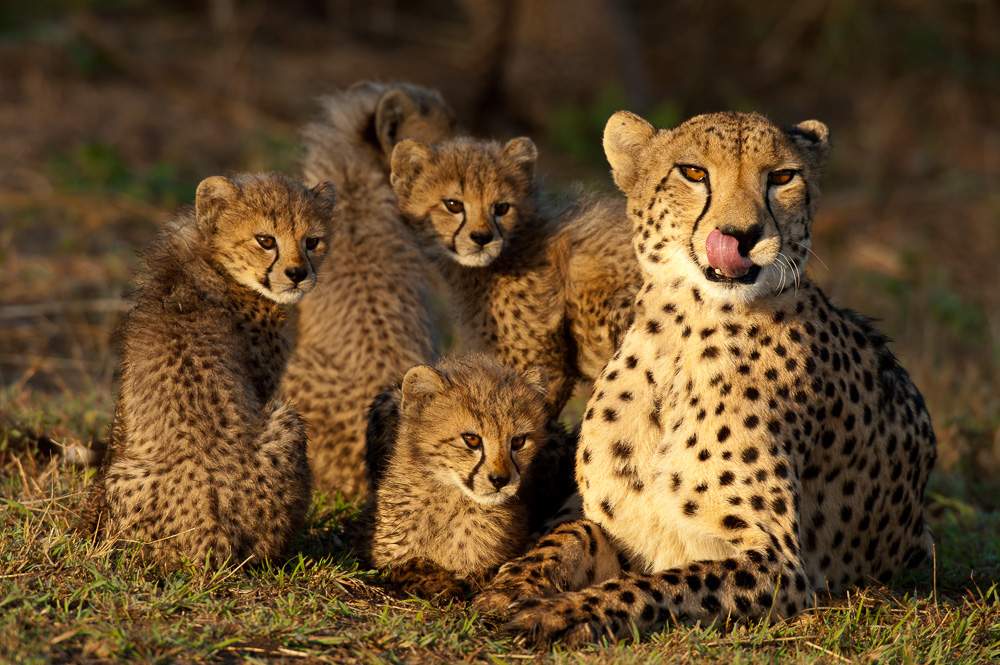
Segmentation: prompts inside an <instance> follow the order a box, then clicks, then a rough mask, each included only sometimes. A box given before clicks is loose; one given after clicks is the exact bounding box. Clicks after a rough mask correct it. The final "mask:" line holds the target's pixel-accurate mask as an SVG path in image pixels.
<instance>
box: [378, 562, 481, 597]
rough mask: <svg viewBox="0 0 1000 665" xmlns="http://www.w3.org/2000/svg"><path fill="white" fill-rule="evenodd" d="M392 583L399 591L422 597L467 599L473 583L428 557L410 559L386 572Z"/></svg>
mask: <svg viewBox="0 0 1000 665" xmlns="http://www.w3.org/2000/svg"><path fill="white" fill-rule="evenodd" d="M386 577H387V578H388V580H389V583H390V585H391V586H392V587H393V588H394V589H395V590H396V591H398V592H400V593H404V594H412V595H414V596H419V597H421V598H435V599H441V600H451V599H465V598H468V597H469V594H470V593H471V584H470V583H469V582H468V581H466V580H463V579H460V578H458V577H456V576H455V574H454V573H453V572H451V571H450V570H445V569H444V568H442V567H441V566H439V565H438V564H436V563H434V562H433V561H429V560H427V559H410V560H408V561H405V562H403V563H402V564H399V565H396V566H393V567H392V568H390V569H389V570H388V571H387V572H386Z"/></svg>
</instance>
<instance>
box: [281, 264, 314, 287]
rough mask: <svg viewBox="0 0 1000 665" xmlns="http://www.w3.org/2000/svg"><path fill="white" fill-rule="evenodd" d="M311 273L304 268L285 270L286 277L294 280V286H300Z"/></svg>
mask: <svg viewBox="0 0 1000 665" xmlns="http://www.w3.org/2000/svg"><path fill="white" fill-rule="evenodd" d="M308 274H309V271H308V270H306V269H305V267H304V266H290V267H288V268H285V275H286V276H287V277H288V279H290V280H292V284H298V283H299V282H301V281H302V280H304V279H305V278H306V275H308Z"/></svg>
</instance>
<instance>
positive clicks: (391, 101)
mask: <svg viewBox="0 0 1000 665" xmlns="http://www.w3.org/2000/svg"><path fill="white" fill-rule="evenodd" d="M419 112H420V108H419V107H418V106H417V103H416V102H414V101H413V99H412V98H411V97H410V96H409V95H408V94H406V93H405V92H403V91H402V90H400V89H399V88H396V89H393V90H389V91H387V92H386V93H385V94H384V95H382V97H381V98H380V99H379V100H378V104H376V106H375V136H377V137H378V142H379V145H380V146H381V147H382V153H383V154H384V155H385V156H386V157H388V156H389V155H391V154H392V149H393V147H395V145H396V142H397V141H398V140H399V128H400V127H401V126H402V125H403V123H404V122H405V121H406V119H407V118H408V117H409V116H411V115H413V114H415V113H419Z"/></svg>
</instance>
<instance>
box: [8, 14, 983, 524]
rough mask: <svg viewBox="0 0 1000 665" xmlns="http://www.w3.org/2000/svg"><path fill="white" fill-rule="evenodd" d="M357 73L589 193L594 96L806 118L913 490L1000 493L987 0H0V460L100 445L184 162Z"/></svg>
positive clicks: (189, 188) (963, 498)
mask: <svg viewBox="0 0 1000 665" xmlns="http://www.w3.org/2000/svg"><path fill="white" fill-rule="evenodd" d="M364 78H375V79H383V80H408V81H413V82H417V83H422V84H425V85H430V86H434V87H437V88H439V89H440V90H441V91H442V92H443V94H444V95H445V97H446V98H447V99H448V100H449V101H450V102H451V103H452V104H453V105H454V107H455V108H456V110H457V111H458V115H459V118H460V119H461V121H462V122H463V124H464V126H465V128H466V129H467V130H469V131H470V132H473V133H476V134H481V135H493V136H497V137H509V136H512V135H516V134H528V135H530V136H532V137H533V138H535V140H536V141H537V142H538V143H539V146H540V149H541V152H542V160H541V167H540V170H541V172H542V173H544V174H545V177H546V179H547V181H548V183H549V184H550V185H551V186H553V187H559V186H562V185H563V184H566V183H569V182H571V181H573V180H582V181H585V182H586V183H588V184H589V185H590V186H592V187H597V188H605V189H609V190H610V188H611V181H610V178H609V177H608V174H607V166H606V164H605V162H604V159H603V155H602V152H601V143H600V132H601V129H602V128H603V126H604V122H605V120H606V119H607V117H608V115H609V114H610V113H611V112H613V111H615V110H617V109H619V108H629V109H631V110H634V111H637V112H640V113H642V114H644V115H645V116H646V117H647V118H649V119H650V120H652V121H654V122H655V123H656V124H658V125H660V126H669V125H672V124H674V123H677V122H678V121H680V120H681V119H683V118H685V117H687V116H689V115H692V114H696V113H700V112H704V111H713V110H723V109H740V110H750V109H753V110H758V111H761V112H764V113H766V114H768V115H769V116H771V117H772V118H773V119H775V120H776V121H778V122H779V123H792V122H795V121H798V120H802V119H805V118H809V117H816V118H820V119H822V120H824V121H826V122H827V123H828V124H829V125H830V127H831V130H832V136H833V142H834V151H833V155H832V162H831V164H830V167H829V169H828V173H827V175H826V178H825V183H824V189H825V197H824V200H823V202H822V203H821V211H820V214H819V216H818V218H817V220H816V226H815V231H816V242H815V245H814V248H815V251H816V253H817V255H818V260H816V259H814V260H813V262H812V265H811V267H810V273H811V275H812V277H813V278H814V279H815V280H817V281H818V282H819V283H820V284H822V285H823V286H824V287H825V288H826V289H827V290H828V292H829V293H830V294H831V296H832V297H833V298H834V299H835V300H836V301H837V302H838V303H840V304H842V305H846V306H848V307H851V308H854V309H858V310H860V311H862V312H864V313H866V314H868V315H871V316H874V317H876V318H878V319H879V320H880V326H881V327H882V328H883V329H884V330H885V331H886V332H887V333H888V334H889V335H890V336H891V337H892V338H893V339H894V340H895V343H894V347H893V348H894V350H895V352H896V353H897V355H898V356H899V357H900V358H901V360H902V362H903V364H904V365H905V366H906V367H907V368H908V369H909V370H910V372H911V373H912V374H913V376H914V378H915V380H916V382H917V384H918V385H919V387H920V388H921V389H922V390H923V392H924V394H925V396H926V398H927V401H928V402H929V405H930V408H931V412H932V415H933V417H934V420H935V426H936V429H937V432H938V436H939V439H940V462H939V471H938V473H937V474H936V475H935V478H934V481H933V485H932V488H933V491H934V495H935V497H936V498H937V501H938V503H939V505H951V506H952V507H953V508H955V509H956V510H958V511H961V510H964V509H965V508H964V506H966V505H969V506H976V507H978V508H984V509H986V510H996V509H997V508H998V507H1000V491H998V488H1000V482H998V477H1000V391H998V387H1000V268H998V265H1000V260H998V259H1000V190H998V188H997V183H1000V123H998V119H1000V3H996V2H993V1H992V0H979V1H976V0H957V1H954V2H938V1H936V0H886V1H883V2H878V3H874V2H866V1H863V0H844V1H835V0H798V1H797V2H794V3H738V4H737V3H721V2H720V3H704V2H694V1H688V0H684V1H680V2H662V1H656V2H654V1H652V0H622V1H619V2H616V1H614V0H549V1H542V0H537V1H532V0H514V1H511V2H497V1H491V0H483V1H480V2H475V1H472V0H466V1H462V0H426V1H414V2H403V1H393V0H367V1H362V0H289V1H286V2H281V3H278V2H274V3H267V2H262V1H251V0H242V1H240V0H215V1H207V2H194V1H186V2H185V1H180V2H153V1H151V0H49V1H43V0H36V1H34V2H3V3H0V284H2V288H0V457H2V459H0V463H2V464H3V466H4V467H5V468H8V469H10V468H12V467H11V466H9V463H10V462H12V461H16V458H18V457H26V458H27V457H30V458H32V459H45V457H46V456H47V455H51V454H55V453H58V452H59V451H60V450H63V449H64V447H65V446H73V445H78V446H89V445H91V444H94V443H100V442H101V441H102V440H103V439H104V437H105V435H106V432H105V428H106V425H107V422H108V419H109V416H110V409H111V407H112V404H113V399H114V392H113V391H114V386H115V371H116V364H117V356H116V346H115V342H114V336H113V332H114V330H115V327H116V325H117V323H118V321H119V319H120V317H121V314H122V312H123V311H124V310H125V309H126V308H127V306H128V301H127V297H128V285H129V282H130V278H131V275H132V272H133V270H134V268H135V266H136V264H137V256H136V252H137V250H139V249H140V248H142V246H143V245H145V244H146V243H147V242H148V241H149V240H150V239H151V237H152V236H153V235H154V234H155V233H156V231H157V228H158V227H159V226H160V225H161V224H162V223H163V222H164V221H165V220H166V219H168V218H169V216H170V215H171V214H172V212H173V211H174V210H176V208H177V207H178V206H181V205H185V204H189V203H191V201H192V200H193V196H194V187H195V185H196V184H197V182H198V181H199V180H200V179H201V178H202V177H204V176H207V175H210V174H215V173H220V172H223V173H224V172H231V171H238V170H259V169H277V170H285V171H290V172H296V170H297V160H298V158H299V155H300V143H299V136H298V128H299V127H300V126H301V125H302V124H303V123H305V122H306V121H307V120H309V119H311V118H312V117H313V116H314V114H316V112H317V107H316V104H315V97H317V96H318V95H320V94H323V93H326V92H329V91H331V90H333V89H335V88H337V87H340V86H347V85H349V84H351V83H352V82H354V81H356V80H359V79H364ZM25 453H30V454H25ZM17 465H18V466H19V465H20V462H17ZM22 474H23V471H22Z"/></svg>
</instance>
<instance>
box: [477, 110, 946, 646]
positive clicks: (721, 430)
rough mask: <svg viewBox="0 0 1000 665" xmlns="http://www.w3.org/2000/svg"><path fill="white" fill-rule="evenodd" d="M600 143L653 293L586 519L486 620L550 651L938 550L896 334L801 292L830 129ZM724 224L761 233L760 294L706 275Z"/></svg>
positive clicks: (583, 478) (604, 413) (756, 129)
mask: <svg viewBox="0 0 1000 665" xmlns="http://www.w3.org/2000/svg"><path fill="white" fill-rule="evenodd" d="M604 144H605V151H606V153H607V155H608V159H609V161H610V163H611V166H612V169H613V174H614V178H615V182H616V183H617V184H618V186H619V187H620V188H621V189H622V190H623V191H624V192H625V194H626V195H627V197H628V206H629V212H630V215H631V217H632V221H633V224H634V228H635V231H636V233H635V239H634V246H635V249H636V253H637V256H638V257H639V261H640V265H641V266H642V269H643V273H644V275H645V285H644V286H643V288H642V290H641V292H640V294H639V296H638V298H637V300H636V313H635V322H634V324H633V325H632V326H631V328H630V329H629V331H628V333H627V334H626V336H625V339H624V341H623V343H622V346H621V348H620V349H619V350H618V352H617V353H616V354H615V355H614V357H613V358H612V359H611V361H610V362H609V363H608V364H607V367H606V368H605V370H604V372H603V373H602V374H601V377H600V378H599V379H598V381H597V382H596V384H595V386H594V392H593V395H592V396H591V398H590V401H589V403H588V407H587V411H586V414H585V417H584V424H583V430H582V433H581V441H580V445H579V451H578V457H577V480H578V483H579V486H580V491H581V494H582V499H583V508H584V513H585V516H586V520H585V521H582V522H577V523H574V524H569V525H564V526H562V527H560V528H559V529H558V530H557V531H556V532H555V533H553V534H552V535H551V536H550V537H549V540H550V541H551V542H550V543H548V544H547V545H540V546H539V548H538V549H537V550H535V551H533V552H530V553H528V554H527V555H526V556H525V557H524V558H523V559H521V560H520V561H515V562H513V563H511V564H508V565H507V566H505V567H504V568H503V569H502V570H501V572H500V574H499V575H498V577H497V579H496V580H495V582H494V584H493V587H492V589H491V590H489V591H488V592H487V593H485V594H484V595H483V596H481V597H480V598H479V600H478V605H479V607H480V608H482V609H485V610H494V611H500V612H505V613H508V614H509V615H511V623H510V627H511V629H513V630H516V631H519V632H524V633H526V634H528V635H530V636H532V637H534V638H536V639H539V640H543V641H549V640H554V639H564V640H566V641H568V642H571V643H572V642H580V641H589V640H593V639H597V638H599V637H601V636H607V637H610V638H612V639H613V638H617V637H622V636H626V635H630V634H631V631H632V629H633V626H635V627H637V628H638V630H640V631H642V632H648V631H651V630H655V629H656V628H658V627H660V626H662V625H663V624H664V623H667V622H676V621H712V620H725V619H735V620H748V619H755V618H760V617H772V618H773V617H789V616H793V615H795V614H797V613H798V612H800V611H802V610H803V609H804V608H807V607H811V606H812V605H813V604H814V602H815V600H814V593H815V592H817V591H821V590H828V591H830V592H833V593H839V592H841V591H843V590H844V589H847V588H848V587H850V586H851V585H855V584H866V583H868V582H869V581H870V580H873V579H877V580H881V581H886V580H888V579H889V578H890V577H891V576H892V575H893V573H894V572H896V571H897V570H899V569H900V568H901V567H902V566H903V565H904V564H906V563H912V562H914V561H916V560H919V559H920V558H921V557H923V556H924V555H926V553H927V552H928V549H929V546H930V534H929V532H928V530H927V527H926V524H925V522H924V508H923V495H924V488H925V485H926V481H927V475H928V472H929V471H930V469H931V467H932V466H933V463H934V459H935V443H934V441H935V439H934V432H933V429H932V427H931V421H930V417H929V415H928V413H927V410H926V408H925V405H924V401H923V399H922V398H921V396H920V393H919V392H918V391H917V389H916V388H915V387H914V386H913V384H912V382H911V381H910V378H909V376H908V375H907V373H906V371H905V370H904V369H903V368H902V367H900V366H899V364H898V362H897V361H896V359H895V358H894V357H893V355H892V353H891V352H890V351H889V349H888V348H887V346H886V340H885V338H884V337H883V336H882V335H880V334H879V333H878V332H877V331H875V329H874V328H873V327H872V326H871V324H870V323H869V322H868V321H867V320H866V319H864V318H862V317H860V316H859V315H857V314H854V313H852V312H850V311H848V310H844V309H840V308H838V307H836V306H835V305H833V304H832V303H830V301H829V300H828V299H827V297H826V296H825V295H824V294H823V292H822V291H821V290H820V289H819V288H818V287H816V286H815V285H814V284H812V283H811V282H810V281H809V280H808V279H805V278H802V277H801V271H802V269H803V268H804V266H805V263H806V258H807V251H808V246H809V241H810V228H811V220H812V216H813V212H814V208H815V205H816V200H817V194H818V188H817V179H818V177H819V171H820V168H821V166H822V163H823V160H824V158H825V155H826V152H827V146H828V138H827V129H826V127H825V126H824V125H823V124H822V123H819V122H817V121H806V122H804V123H800V124H799V125H797V126H795V127H793V128H791V129H789V130H781V129H779V128H778V127H776V126H775V125H773V124H772V123H771V122H770V121H768V120H767V119H766V118H764V117H762V116H760V115H756V114H743V113H723V114H712V115H705V116H698V117H696V118H693V119H691V120H689V121H687V122H685V123H684V124H682V125H680V126H679V127H677V128H675V129H672V130H661V131H657V130H655V129H654V128H653V127H651V126H650V125H649V124H648V123H646V122H645V121H644V120H642V119H641V118H638V117H637V116H634V115H632V114H629V113H625V112H622V113H618V114H615V115H614V116H612V118H611V119H610V120H609V122H608V125H607V128H606V130H605V137H604ZM685 165H688V166H690V165H694V166H696V167H697V168H698V169H700V170H701V171H704V173H705V174H706V176H705V177H704V178H703V179H702V180H701V181H699V182H694V181H691V180H689V179H688V178H686V177H685V175H684V173H683V168H684V166H685ZM788 169H790V170H792V171H793V172H794V176H793V177H792V178H790V179H789V180H788V181H787V182H784V183H782V184H774V181H775V180H776V179H775V178H774V177H773V176H770V174H772V173H774V172H776V171H779V170H788ZM688 173H692V174H695V175H697V174H698V171H697V170H695V171H688ZM716 228H724V229H726V232H727V233H732V234H743V235H751V236H752V237H753V238H754V239H755V244H753V245H752V246H749V247H748V248H747V251H748V253H749V256H750V257H751V259H752V261H753V262H754V264H755V265H756V266H758V268H759V271H755V273H754V274H755V279H754V280H749V279H745V280H744V281H743V282H739V281H733V280H726V279H720V278H719V276H718V275H717V274H716V273H715V272H714V271H712V270H711V269H710V266H709V263H708V262H707V258H706V249H705V247H706V238H707V236H708V235H709V234H710V233H711V232H712V231H713V230H714V229H716ZM741 251H743V250H741ZM532 562H537V563H532ZM623 564H624V565H623ZM580 570H583V571H584V572H585V573H586V574H584V575H581V574H579V571H580ZM512 601H522V602H521V603H520V604H515V605H514V606H513V607H511V606H510V603H511V602H512Z"/></svg>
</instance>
